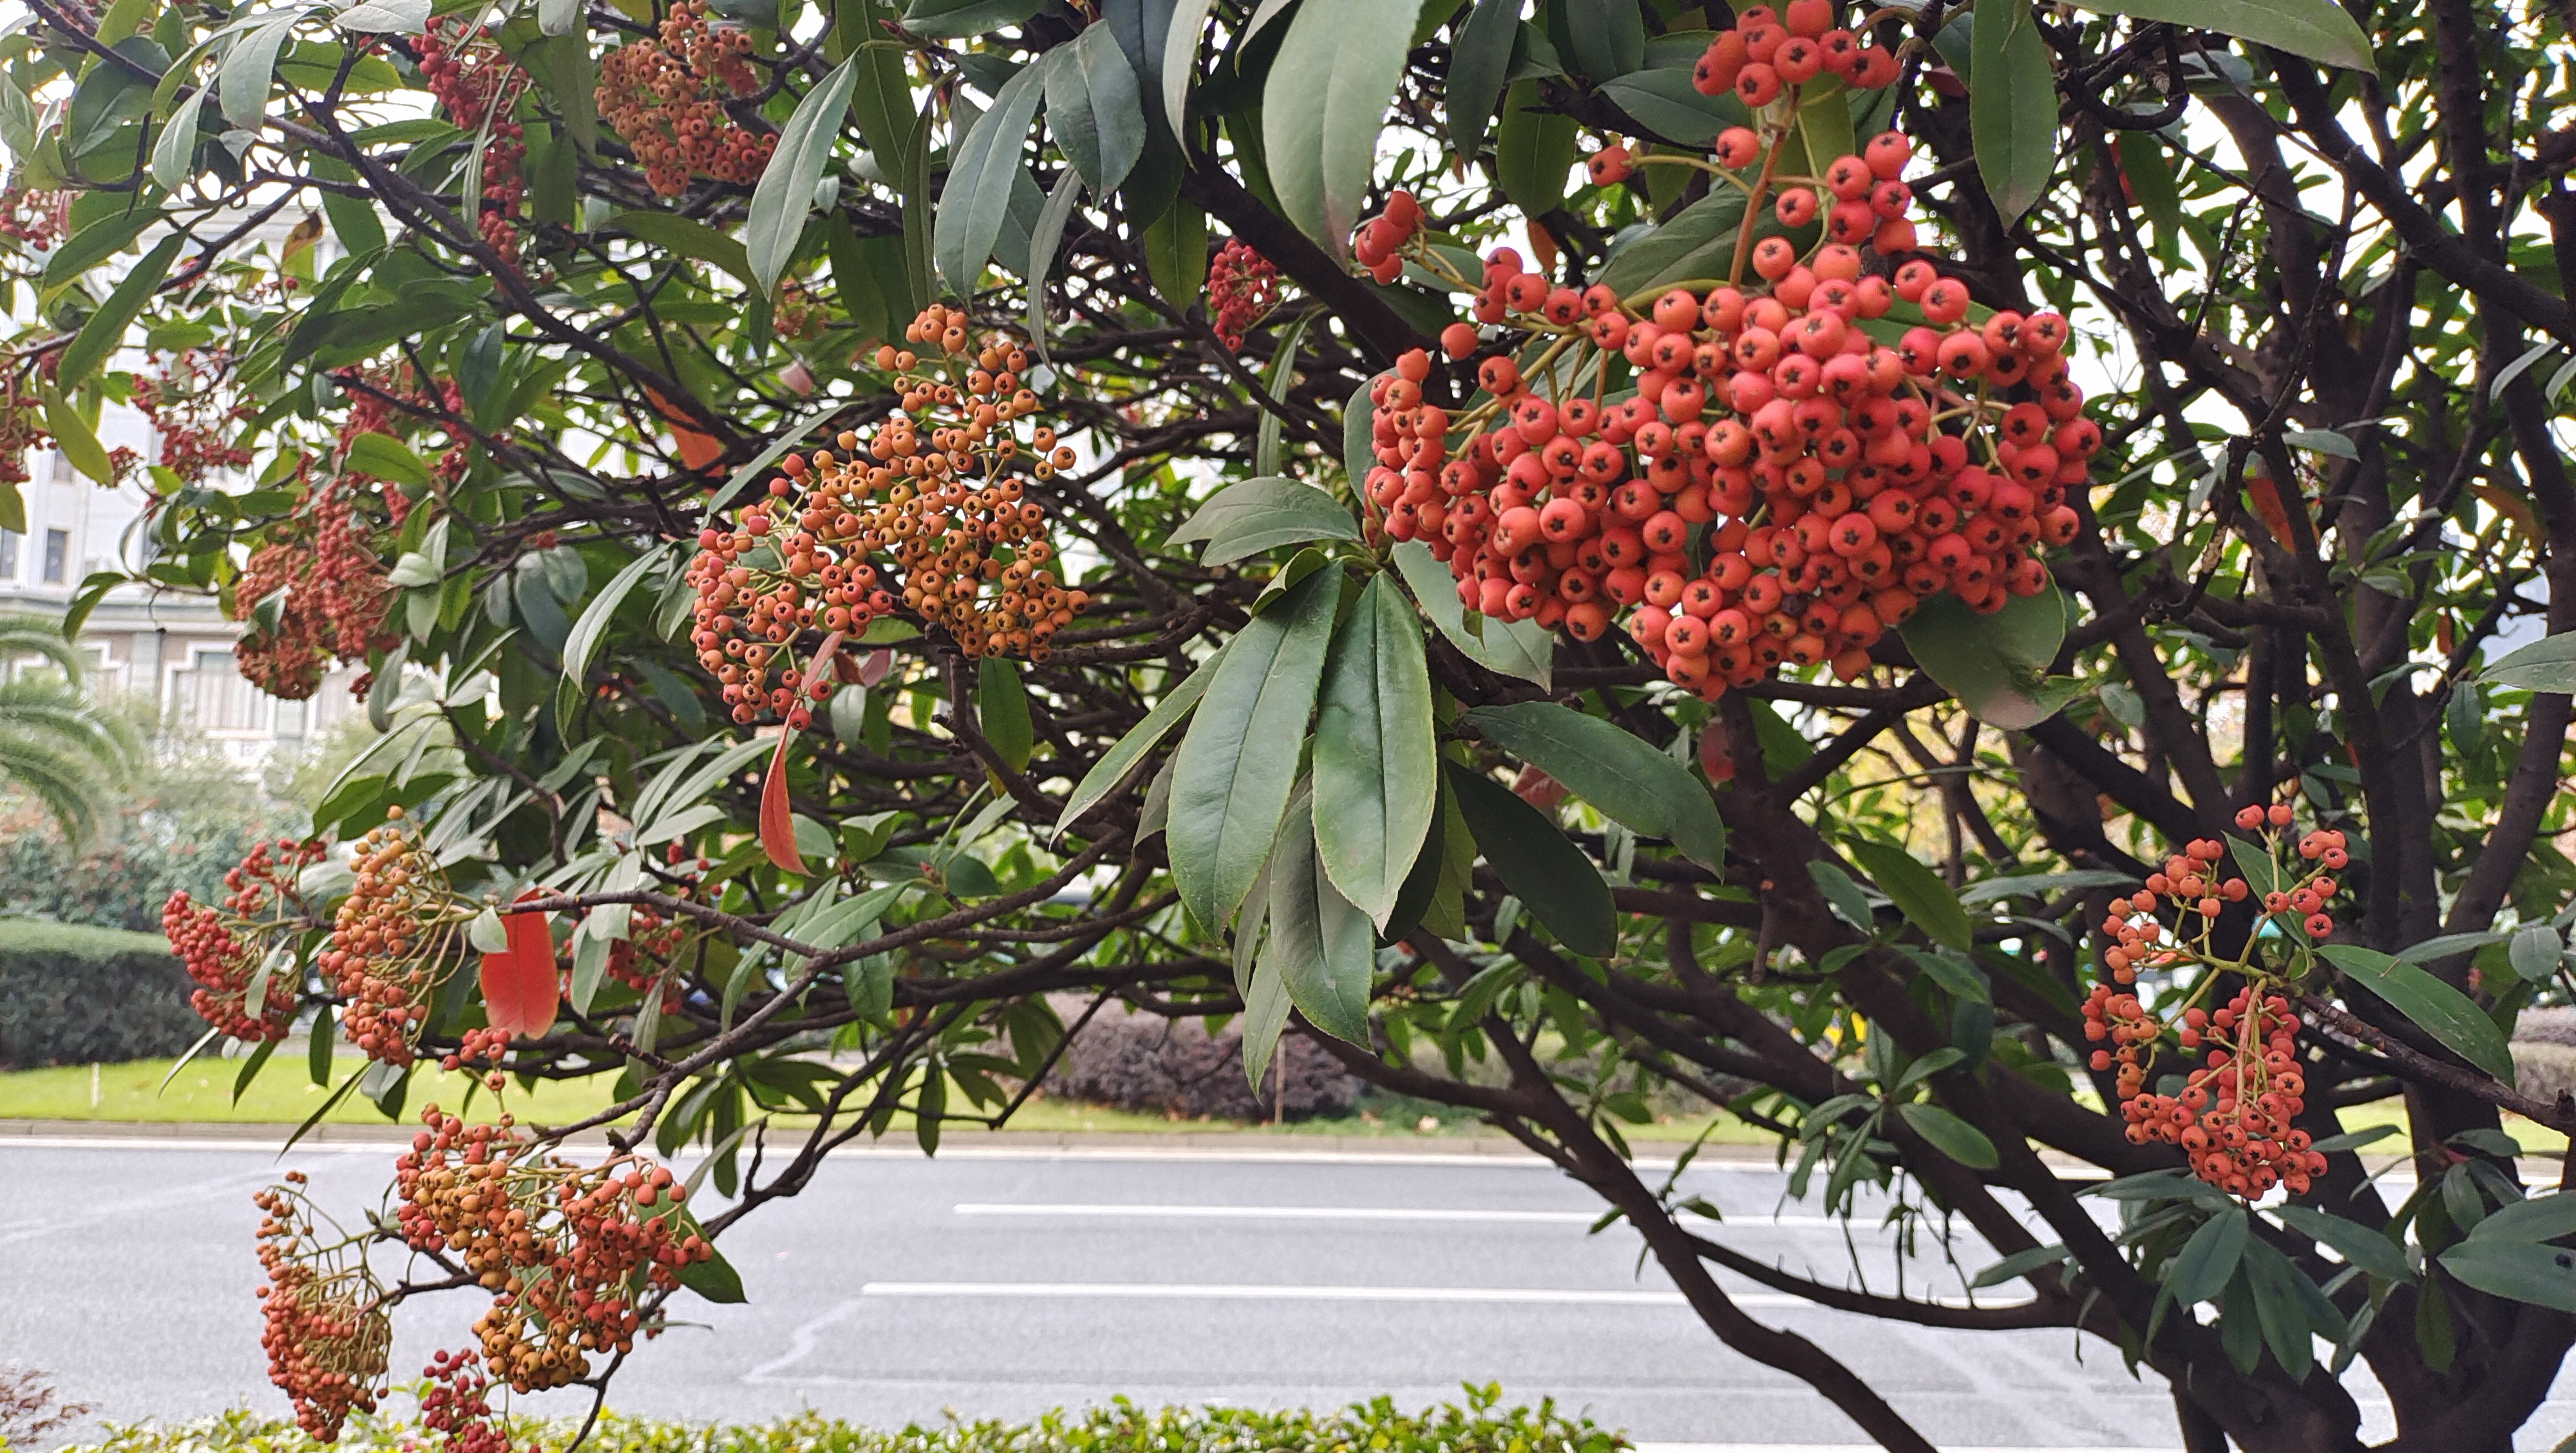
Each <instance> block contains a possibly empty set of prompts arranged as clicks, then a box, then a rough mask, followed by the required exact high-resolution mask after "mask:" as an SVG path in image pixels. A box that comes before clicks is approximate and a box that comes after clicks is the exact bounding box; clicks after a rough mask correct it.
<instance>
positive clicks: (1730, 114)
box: [1601, 69, 1743, 146]
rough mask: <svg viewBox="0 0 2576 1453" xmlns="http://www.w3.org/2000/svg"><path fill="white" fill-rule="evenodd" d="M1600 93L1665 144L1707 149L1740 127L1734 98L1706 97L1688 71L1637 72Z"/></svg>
mask: <svg viewBox="0 0 2576 1453" xmlns="http://www.w3.org/2000/svg"><path fill="white" fill-rule="evenodd" d="M1601 94H1602V95H1603V96H1604V97H1606V98H1608V99H1609V101H1610V102H1611V103H1612V104H1613V105H1615V106H1617V107H1618V108H1619V109H1620V110H1622V111H1625V112H1627V113H1628V114H1629V115H1630V116H1631V117H1634V118H1635V119H1636V121H1637V124H1639V125H1641V126H1643V127H1645V128H1646V129H1647V130H1649V131H1652V132H1654V133H1655V134H1656V135H1657V136H1660V137H1662V138H1664V139H1665V140H1666V141H1677V142H1680V143H1681V144H1682V145H1684V146H1705V145H1707V144H1708V142H1709V141H1710V140H1711V139H1712V138H1714V137H1715V136H1716V135H1717V134H1718V133H1719V132H1721V131H1724V130H1725V129H1726V128H1728V127H1730V126H1736V125H1741V124H1742V122H1743V107H1742V106H1741V104H1740V103H1737V104H1730V103H1731V102H1732V100H1733V98H1732V96H1731V95H1730V96H1727V97H1718V96H1703V95H1701V94H1700V93H1699V89H1698V88H1697V87H1696V86H1693V85H1692V84H1691V73H1690V72H1689V71H1688V70H1687V69H1684V70H1654V71H1638V72H1635V73H1633V74H1631V75H1625V76H1621V77H1619V78H1618V79H1617V80H1614V81H1605V82H1603V83H1602V86H1601Z"/></svg>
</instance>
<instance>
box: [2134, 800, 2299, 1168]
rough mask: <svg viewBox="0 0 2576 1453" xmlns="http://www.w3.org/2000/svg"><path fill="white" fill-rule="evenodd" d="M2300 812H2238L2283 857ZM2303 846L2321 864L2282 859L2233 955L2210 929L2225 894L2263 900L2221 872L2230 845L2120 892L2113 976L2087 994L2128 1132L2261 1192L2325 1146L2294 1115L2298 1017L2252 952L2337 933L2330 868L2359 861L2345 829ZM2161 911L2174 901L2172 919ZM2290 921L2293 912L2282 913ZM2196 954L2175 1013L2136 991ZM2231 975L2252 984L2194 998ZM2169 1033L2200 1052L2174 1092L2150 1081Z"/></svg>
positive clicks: (2200, 846)
mask: <svg viewBox="0 0 2576 1453" xmlns="http://www.w3.org/2000/svg"><path fill="white" fill-rule="evenodd" d="M2291 820H2292V813H2291V810H2290V808H2289V807H2288V806H2287V805H2285V804H2276V805H2274V806H2272V807H2270V808H2268V809H2266V808H2261V807H2248V808H2245V809H2244V810H2243V811H2241V812H2239V813H2238V814H2237V817H2236V822H2237V826H2239V827H2241V828H2243V829H2245V830H2246V831H2248V832H2253V831H2258V830H2262V831H2263V833H2264V841H2265V843H2266V855H2267V856H2268V857H2271V858H2273V859H2274V860H2275V861H2276V862H2277V858H2278V847H2279V834H2280V832H2281V830H2282V829H2285V828H2287V827H2288V826H2289V825H2290V822H2291ZM2297 851H2298V855H2299V857H2300V858H2302V859H2304V860H2305V861H2306V862H2307V863H2309V864H2310V865H2312V866H2311V868H2310V869H2309V870H2308V871H2307V872H2306V873H2305V875H2304V876H2302V877H2299V878H2297V879H2296V880H2295V881H2292V880H2291V879H2290V878H2289V877H2288V875H2286V874H2283V873H2282V872H2280V871H2279V870H2278V869H2277V868H2276V869H2275V871H2274V874H2273V876H2274V877H2275V878H2276V879H2277V880H2279V881H2280V882H2281V883H2283V884H2285V885H2286V886H2281V887H2277V888H2273V889H2267V890H2265V891H2264V892H2263V895H2262V898H2261V900H2260V901H2261V903H2262V912H2261V921H2260V922H2259V923H2258V924H2257V925H2256V928H2255V930H2254V931H2253V932H2251V933H2249V934H2248V936H2247V938H2246V943H2247V945H2248V948H2247V951H2246V953H2244V954H2241V955H2238V956H2235V957H2232V958H2230V957H2225V956H2222V955H2220V954H2218V953H2217V952H2216V950H2215V949H2214V947H2213V946H2212V943H2211V935H2212V931H2213V929H2214V927H2215V925H2216V921H2217V919H2218V918H2219V916H2220V915H2221V914H2222V913H2224V912H2225V911H2226V909H2227V906H2228V905H2229V904H2234V903H2245V902H2247V901H2249V900H2251V899H2253V898H2254V896H2255V888H2254V885H2252V884H2249V883H2248V882H2247V881H2246V880H2245V879H2244V878H2243V877H2241V876H2238V877H2222V876H2221V867H2220V865H2221V864H2222V863H2224V862H2226V861H2227V859H2228V858H2229V856H2230V853H2229V850H2228V846H2227V844H2226V843H2224V842H2220V841H2217V840H2215V839H2200V840H2196V841H2194V842H2191V843H2189V844H2187V845H2185V847H2184V849H2183V851H2182V852H2180V853H2178V854H2176V855H2174V856H2173V857H2171V858H2169V859H2168V860H2166V862H2165V864H2164V868H2163V871H2161V872H2158V873H2155V874H2153V875H2151V876H2149V877H2148V879H2147V886H2146V889H2145V890H2144V891H2142V892H2139V893H2136V894H2133V895H2130V896H2128V897H2125V898H2121V899H2116V900H2114V901H2113V903H2112V905H2111V912H2110V915H2109V916H2108V917H2107V918H2105V919H2104V920H2103V924H2102V931H2103V932H2104V933H2105V934H2106V935H2108V936H2109V937H2111V938H2112V939H2113V940H2114V945H2113V947H2111V948H2110V949H2108V950H2107V951H2105V953H2104V954H2103V957H2102V961H2103V965H2104V967H2105V968H2107V969H2108V970H2109V971H2110V981H2109V982H2106V983H2098V984H2096V985H2094V988H2093V992H2092V995H2091V996H2090V997H2089V998H2088V999H2087V1000H2086V1001H2085V1004H2084V1018H2085V1026H2084V1033H2085V1036H2086V1038H2088V1039H2090V1040H2091V1041H2093V1042H2094V1043H2096V1044H2099V1045H2103V1046H2105V1047H2103V1048H2099V1049H2096V1050H2094V1051H2093V1058H2092V1066H2093V1068H2094V1069H2095V1070H2096V1071H2106V1070H2116V1071H2117V1079H2116V1081H2115V1084H2116V1087H2117V1091H2118V1094H2119V1098H2120V1113H2121V1116H2122V1118H2123V1119H2125V1120H2127V1121H2128V1125H2129V1129H2128V1135H2129V1139H2130V1140H2131V1141H2132V1142H2134V1143H2137V1144H2141V1145H2144V1144H2147V1143H2150V1142H2160V1143H2163V1144H2167V1145H2178V1146H2180V1147H2182V1149H2183V1150H2184V1152H2185V1153H2186V1154H2188V1155H2189V1156H2190V1157H2191V1165H2192V1171H2193V1173H2194V1174H2195V1175H2198V1176H2199V1177H2200V1178H2201V1179H2203V1180H2205V1181H2207V1182H2209V1183H2210V1184H2211V1185H2214V1186H2217V1187H2218V1188H2219V1189H2221V1190H2224V1191H2227V1192H2229V1193H2231V1194H2235V1195H2244V1196H2259V1195H2261V1194H2263V1193H2264V1192H2265V1191H2268V1190H2270V1189H2271V1188H2272V1187H2273V1186H2274V1185H2285V1186H2287V1187H2288V1188H2289V1189H2290V1190H2291V1191H2292V1192H2293V1193H2297V1192H2302V1191H2305V1190H2306V1189H2307V1188H2308V1184H2309V1179H2310V1177H2313V1176H2316V1175H2319V1174H2322V1173H2323V1172H2324V1170H2325V1157H2324V1156H2323V1155H2322V1154H2319V1153H2317V1152H2316V1151H2314V1150H2312V1149H2311V1148H2310V1140H2309V1137H2308V1134H2307V1132H2306V1131H2304V1130H2299V1129H2296V1128H2295V1126H2294V1122H2295V1121H2296V1120H2297V1118H2298V1116H2299V1114H2300V1112H2301V1111H2302V1110H2303V1109H2304V1108H2305V1105H2306V1102H2305V1100H2304V1099H2303V1098H2302V1097H2303V1096H2304V1095H2305V1093H2306V1088H2307V1081H2306V1074H2305V1072H2304V1070H2303V1069H2302V1067H2301V1064H2300V1061H2299V1057H2298V1055H2299V1051H2298V1030H2299V1017H2298V1015H2297V1014H2296V1013H2295V1012H2293V1010H2292V1009H2291V1007H2290V1003H2289V1000H2288V999H2287V998H2286V997H2284V996H2283V995H2281V994H2279V993H2276V992H2273V987H2272V979H2271V976H2270V975H2268V974H2267V973H2266V971H2265V970H2264V969H2263V968H2262V967H2261V966H2260V965H2258V964H2256V963H2255V962H2254V961H2253V958H2252V952H2253V949H2254V947H2255V946H2257V945H2259V944H2261V943H2262V942H2263V941H2264V937H2265V934H2266V933H2267V932H2270V931H2271V930H2273V929H2275V928H2277V929H2279V930H2281V933H2280V937H2281V938H2283V939H2284V940H2288V941H2293V942H2295V941H2296V939H2295V937H2294V935H2301V934H2303V935H2305V936H2306V937H2307V938H2309V939H2316V938H2322V937H2324V936H2326V935H2328V934H2330V933H2332V932H2334V919H2333V918H2332V916H2330V915H2329V914H2327V913H2326V912H2325V906H2326V904H2327V903H2328V902H2329V901H2331V900H2332V898H2333V897H2334V894H2335V891H2336V889H2337V888H2338V886H2339V885H2338V884H2337V883H2336V882H2335V880H2334V879H2333V877H2331V876H2330V874H2331V873H2332V872H2334V871H2336V870H2339V869H2341V868H2342V867H2343V866H2344V864H2345V863H2346V862H2348V861H2349V856H2348V854H2347V853H2346V851H2345V847H2344V837H2343V834H2342V833H2340V832H2337V831H2334V830H2332V829H2318V830H2316V831H2313V832H2310V833H2308V834H2306V835H2305V836H2303V837H2302V838H2300V840H2299V842H2298V845H2297ZM2160 912H2170V914H2171V918H2172V921H2171V922H2170V923H2167V922H2166V921H2165V920H2164V919H2163V918H2161V917H2159V916H2158V914H2159V913H2160ZM2282 919H2286V920H2288V922H2287V923H2279V922H2277V920H2282ZM2291 925H2296V926H2295V928H2292V927H2291ZM2192 964H2199V965H2201V966H2203V967H2204V968H2205V969H2206V970H2207V972H2205V973H2204V974H2203V976H2202V978H2201V980H2200V983H2199V985H2198V986H2197V987H2196V988H2195V989H2194V990H2193V991H2192V993H2191V995H2190V998H2189V999H2187V1000H2186V1001H2185V1002H2184V1004H2183V1005H2182V1007H2181V1010H2180V1012H2179V1013H2162V1012H2159V1011H2157V1010H2152V1009H2150V1008H2148V1007H2147V1005H2146V1004H2145V1003H2144V1002H2143V1001H2142V1000H2141V999H2140V998H2139V996H2138V994H2137V993H2136V992H2135V988H2134V986H2135V985H2136V983H2137V981H2138V974H2139V971H2140V970H2142V969H2154V970H2159V971H2166V972H2170V971H2173V970H2176V969H2179V968H2183V967H2185V966H2188V965H2192ZM2223 977H2224V978H2227V979H2231V980H2234V981H2236V982H2239V983H2240V984H2241V985H2242V987H2240V988H2238V989H2237V990H2236V992H2235V995H2234V997H2233V998H2232V999H2230V1000H2229V1002H2228V1003H2227V1005H2226V1006H2225V1007H2223V1008H2221V1009H2219V1010H2217V1011H2216V1012H2214V1013H2213V1012H2211V1011H2210V1010H2209V1009H2207V1008H2205V1007H2203V1006H2202V1005H2201V1004H2199V1003H2198V1002H2197V1001H2198V1000H2199V999H2200V998H2201V997H2202V996H2203V995H2204V994H2207V993H2209V992H2210V991H2211V989H2212V987H2213V986H2215V985H2218V984H2219V983H2220V982H2221V980H2222V978H2223ZM2168 1034H2170V1035H2171V1036H2172V1037H2173V1039H2174V1042H2175V1044H2176V1046H2177V1047H2178V1049H2179V1050H2180V1052H2181V1053H2182V1054H2183V1055H2184V1056H2186V1057H2187V1058H2186V1063H2191V1062H2192V1060H2191V1059H2190V1058H2189V1057H2197V1060H2198V1062H2197V1063H2196V1064H2195V1065H2194V1067H2193V1068H2192V1070H2191V1071H2190V1073H2189V1075H2188V1076H2187V1077H2186V1079H2185V1081H2184V1084H2183V1088H2182V1090H2181V1092H2180V1093H2179V1094H2173V1095H2166V1094H2159V1093H2154V1092H2151V1091H2149V1090H2148V1089H2147V1076H2148V1074H2149V1072H2150V1071H2151V1070H2152V1069H2154V1067H2155V1066H2154V1063H2153V1059H2154V1056H2155V1055H2156V1053H2157V1052H2158V1050H2159V1049H2160V1048H2161V1047H2162V1045H2163V1042H2164V1040H2165V1038H2166V1036H2167V1035H2168Z"/></svg>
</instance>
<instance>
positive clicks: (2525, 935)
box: [2505, 923, 2567, 980]
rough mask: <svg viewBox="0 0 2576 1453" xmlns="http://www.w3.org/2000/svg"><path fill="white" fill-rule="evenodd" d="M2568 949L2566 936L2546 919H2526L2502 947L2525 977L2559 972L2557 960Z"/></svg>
mask: <svg viewBox="0 0 2576 1453" xmlns="http://www.w3.org/2000/svg"><path fill="white" fill-rule="evenodd" d="M2566 951H2567V940H2566V938H2565V937H2564V936H2563V935H2561V934H2560V933H2559V931H2558V930H2557V929H2555V928H2552V927H2550V926H2549V925H2548V924H2546V923H2526V924H2524V925H2523V926H2522V927H2520V928H2518V929H2515V930H2514V934H2513V939H2512V943H2511V946H2510V947H2508V948H2507V949H2506V950H2505V958H2506V962H2508V963H2510V964H2512V965H2513V971H2514V972H2515V973H2517V974H2520V975H2521V976H2522V977H2524V978H2526V979H2533V980H2539V979H2546V978H2548V977H2549V976H2550V975H2552V974H2554V973H2557V972H2558V963H2559V960H2560V958H2561V956H2562V955H2564V954H2565V953H2566Z"/></svg>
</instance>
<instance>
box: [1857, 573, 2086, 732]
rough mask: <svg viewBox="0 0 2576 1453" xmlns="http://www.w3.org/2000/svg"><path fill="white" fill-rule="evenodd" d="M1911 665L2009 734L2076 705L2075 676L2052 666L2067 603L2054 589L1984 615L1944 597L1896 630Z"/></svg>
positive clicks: (2062, 633) (2063, 633)
mask: <svg viewBox="0 0 2576 1453" xmlns="http://www.w3.org/2000/svg"><path fill="white" fill-rule="evenodd" d="M1898 630H1899V631H1900V632H1901V633H1902V634H1903V635H1904V637H1905V647H1906V649H1907V650H1908V651H1910V652H1912V653H1913V655H1914V664H1915V665H1917V666H1920V667H1922V668H1923V670H1924V671H1925V672H1926V673H1928V674H1929V675H1930V676H1931V677H1932V679H1933V680H1935V681H1938V682H1940V683H1941V685H1942V686H1943V687H1945V688H1947V689H1948V691H1949V692H1950V694H1951V695H1953V696H1956V697H1957V698H1959V704H1960V705H1961V706H1964V707H1966V708H1967V709H1968V714H1969V715H1971V716H1974V717H1975V718H1976V719H1977V720H1979V721H1981V722H1984V723H1986V724H1987V725H1988V726H1993V727H2000V728H2002V729H2003V730H2005V731H2027V730H2028V729H2030V728H2032V727H2035V726H2037V725H2039V724H2040V723H2041V722H2044V721H2046V720H2048V719H2049V718H2050V717H2052V716H2055V715H2057V713H2058V711H2059V709H2060V708H2062V707H2064V706H2065V705H2066V703H2067V702H2068V701H2070V700H2072V699H2073V698H2074V697H2075V695H2076V693H2077V691H2078V690H2080V689H2081V688H2080V687H2079V685H2078V683H2077V682H2076V681H2075V680H2074V679H2073V678H2072V677H2056V678H2052V677H2050V676H2049V675H2048V666H2049V663H2050V662H2052V661H2054V660H2056V659H2057V648H2058V647H2059V646H2060V645H2062V644H2063V643H2064V642H2065V640H2066V598H2065V597H2064V596H2062V595H2060V594H2058V591H2057V587H2056V586H2055V585H2051V586H2049V587H2048V588H2047V589H2045V590H2043V591H2041V592H2040V593H2039V594H2037V595H2029V596H2019V597H2016V598H2015V599H2013V600H2012V601H2011V602H2009V603H2008V604H2006V605H2005V606H2004V608H2003V609H2002V610H1999V611H1997V612H1995V613H1994V614H1993V615H1990V616H1981V615H1979V614H1977V613H1976V612H1975V611H1972V610H1970V609H1968V607H1967V605H1966V603H1964V602H1962V601H1961V600H1960V599H1959V598H1958V597H1957V596H1955V595H1951V594H1949V593H1947V592H1944V593H1942V594H1940V595H1936V596H1934V597H1932V598H1931V599H1930V600H1928V601H1925V602H1924V603H1923V608H1922V609H1921V610H1918V611H1916V612H1915V613H1914V615H1913V616H1912V617H1911V618H1910V619H1908V620H1907V621H1906V622H1905V624H1904V625H1903V626H1901V627H1899V628H1898Z"/></svg>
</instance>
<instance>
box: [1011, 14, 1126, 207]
mask: <svg viewBox="0 0 2576 1453" xmlns="http://www.w3.org/2000/svg"><path fill="white" fill-rule="evenodd" d="M1038 66H1039V69H1041V70H1043V71H1044V72H1045V73H1046V76H1045V82H1044V83H1045V86H1046V110H1047V125H1048V127H1049V128H1051V129H1052V130H1053V131H1054V132H1055V141H1056V146H1057V147H1058V148H1059V149H1061V150H1062V151H1063V152H1064V157H1065V160H1067V161H1069V162H1071V163H1073V169H1074V170H1075V171H1076V172H1078V173H1080V174H1081V176H1082V179H1083V180H1084V181H1085V182H1087V183H1089V184H1090V185H1091V189H1092V190H1093V191H1095V192H1111V191H1115V190H1117V188H1118V184H1119V183H1120V182H1123V181H1125V180H1127V174H1128V173H1129V172H1131V171H1134V170H1135V169H1136V162H1137V159H1138V158H1140V157H1142V156H1143V155H1144V154H1145V107H1144V100H1143V98H1142V97H1141V96H1140V95H1138V93H1137V90H1136V72H1135V69H1134V68H1133V67H1131V66H1129V65H1128V64H1127V53H1126V52H1125V51H1123V50H1120V49H1119V48H1118V37H1117V36H1115V35H1113V34H1111V33H1110V27H1108V26H1106V25H1093V26H1089V27H1086V28H1085V29H1084V30H1083V32H1082V34H1081V35H1080V36H1079V37H1077V38H1076V39H1075V40H1074V42H1073V44H1071V45H1060V46H1057V47H1056V48H1055V49H1053V50H1051V51H1048V52H1047V53H1046V57H1045V59H1043V60H1041V61H1040V62H1038Z"/></svg>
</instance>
